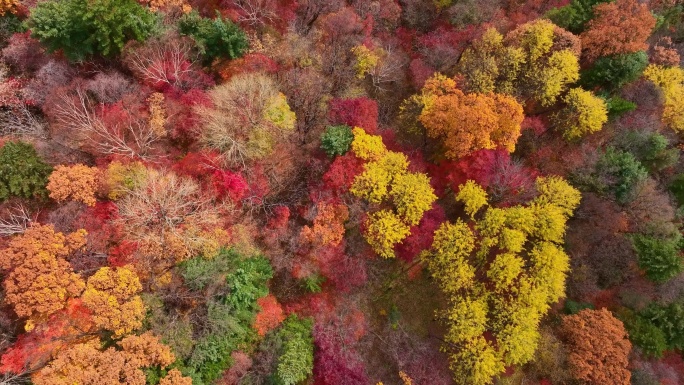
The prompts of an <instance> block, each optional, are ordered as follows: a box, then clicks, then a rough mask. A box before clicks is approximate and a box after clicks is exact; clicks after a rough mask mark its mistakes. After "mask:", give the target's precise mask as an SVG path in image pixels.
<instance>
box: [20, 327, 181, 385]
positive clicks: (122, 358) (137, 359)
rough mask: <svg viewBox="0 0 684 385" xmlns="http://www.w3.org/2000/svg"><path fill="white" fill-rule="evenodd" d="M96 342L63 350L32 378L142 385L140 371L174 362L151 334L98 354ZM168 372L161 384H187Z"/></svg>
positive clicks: (50, 382)
mask: <svg viewBox="0 0 684 385" xmlns="http://www.w3.org/2000/svg"><path fill="white" fill-rule="evenodd" d="M100 345H101V342H100V341H99V340H93V341H89V342H87V343H82V344H78V345H74V346H72V347H70V348H68V349H65V350H62V351H60V352H59V353H58V355H57V357H56V358H55V359H54V360H52V362H50V364H48V365H47V366H46V367H44V368H43V369H41V370H40V371H38V372H36V374H34V375H33V377H32V378H31V379H32V381H33V383H34V384H36V385H71V384H79V385H102V384H108V385H115V384H122V385H144V384H145V383H146V378H145V373H144V372H143V371H142V370H141V369H142V368H149V367H152V366H160V367H162V368H165V367H167V366H169V365H171V364H172V363H173V362H174V361H175V356H174V355H173V353H172V352H171V349H170V348H169V347H168V346H165V345H163V344H162V343H161V342H160V341H159V339H158V338H157V337H155V336H153V335H152V334H151V333H149V332H148V333H145V334H142V335H140V336H135V335H132V336H128V337H126V338H124V339H123V340H121V342H119V343H118V347H120V348H121V349H120V350H119V349H116V348H114V347H110V348H108V349H106V350H103V351H101V350H100V349H99V348H100ZM172 372H173V370H172V371H171V372H169V374H168V376H170V378H165V379H166V380H167V381H166V382H164V379H162V382H161V383H163V384H167V385H168V384H174V385H186V384H189V382H188V380H189V379H184V378H183V377H181V376H180V373H175V372H173V373H172Z"/></svg>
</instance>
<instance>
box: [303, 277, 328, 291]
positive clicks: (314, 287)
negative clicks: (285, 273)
mask: <svg viewBox="0 0 684 385" xmlns="http://www.w3.org/2000/svg"><path fill="white" fill-rule="evenodd" d="M324 282H325V277H324V276H322V275H320V274H312V275H310V276H308V277H304V279H302V286H303V287H304V289H306V290H307V291H309V292H311V293H320V292H321V291H322V290H323V288H322V287H321V285H323V283H324Z"/></svg>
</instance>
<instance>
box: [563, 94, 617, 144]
mask: <svg viewBox="0 0 684 385" xmlns="http://www.w3.org/2000/svg"><path fill="white" fill-rule="evenodd" d="M563 102H565V106H564V107H563V109H562V110H561V111H560V112H558V113H557V114H556V115H555V116H554V121H555V122H556V125H557V126H558V127H559V128H560V129H562V130H563V137H564V138H565V139H567V140H574V139H579V138H581V137H583V136H585V135H588V134H591V133H594V132H597V131H599V130H601V128H603V125H604V124H605V123H606V122H607V121H608V111H607V108H606V102H605V101H604V100H603V99H601V98H599V97H597V96H595V95H594V94H593V93H591V92H590V91H585V90H583V89H581V88H573V89H571V90H570V91H568V93H567V94H566V95H565V96H564V97H563Z"/></svg>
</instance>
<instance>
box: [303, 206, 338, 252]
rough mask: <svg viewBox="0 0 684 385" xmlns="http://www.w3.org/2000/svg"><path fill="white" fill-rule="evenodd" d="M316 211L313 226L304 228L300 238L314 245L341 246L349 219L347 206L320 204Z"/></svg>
mask: <svg viewBox="0 0 684 385" xmlns="http://www.w3.org/2000/svg"><path fill="white" fill-rule="evenodd" d="M316 211H317V214H316V217H315V218H314V222H313V225H312V226H304V227H303V228H302V231H301V233H300V236H301V237H302V238H304V239H305V240H306V241H307V242H309V243H311V244H314V245H319V246H325V245H332V246H337V245H339V244H340V242H341V241H342V238H343V237H344V231H345V228H344V223H345V222H346V221H347V219H349V210H348V209H347V206H345V205H342V204H329V203H325V202H319V203H318V204H317V205H316Z"/></svg>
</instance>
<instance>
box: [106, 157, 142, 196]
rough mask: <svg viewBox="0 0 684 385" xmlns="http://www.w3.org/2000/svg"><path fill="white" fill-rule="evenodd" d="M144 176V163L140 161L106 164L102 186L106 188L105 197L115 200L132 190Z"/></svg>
mask: <svg viewBox="0 0 684 385" xmlns="http://www.w3.org/2000/svg"><path fill="white" fill-rule="evenodd" d="M145 177H146V169H145V165H143V164H142V163H140V162H131V163H127V164H123V163H121V162H119V161H114V162H112V163H110V164H109V165H108V166H107V170H106V171H105V173H104V187H105V189H106V190H107V197H108V198H109V199H112V200H117V199H119V198H121V197H122V196H123V195H125V194H126V192H127V191H130V190H133V189H135V188H136V186H137V185H138V184H140V183H142V182H143V181H144V179H145Z"/></svg>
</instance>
